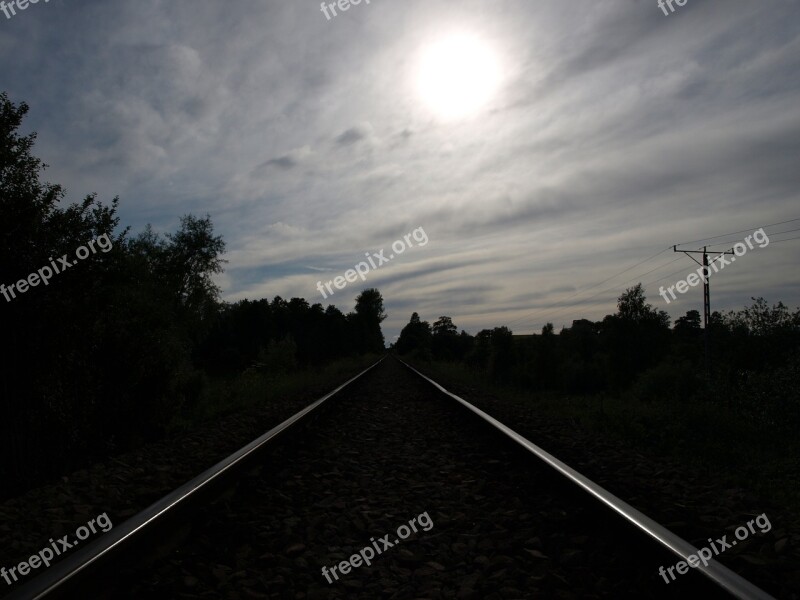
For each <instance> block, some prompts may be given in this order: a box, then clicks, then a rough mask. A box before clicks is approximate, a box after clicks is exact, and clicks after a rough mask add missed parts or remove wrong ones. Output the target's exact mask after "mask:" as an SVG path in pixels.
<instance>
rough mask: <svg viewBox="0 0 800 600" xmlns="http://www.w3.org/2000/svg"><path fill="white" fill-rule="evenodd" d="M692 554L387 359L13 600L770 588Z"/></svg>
mask: <svg viewBox="0 0 800 600" xmlns="http://www.w3.org/2000/svg"><path fill="white" fill-rule="evenodd" d="M112 517H113V515H112ZM115 523H116V521H115ZM368 549H371V550H368ZM696 553H697V550H696V549H695V548H693V547H692V546H691V545H690V544H688V543H687V542H685V541H683V540H681V539H680V538H678V537H677V536H675V535H674V534H672V533H670V532H669V531H667V530H666V529H665V528H663V527H661V526H660V525H658V524H657V523H655V522H654V521H652V520H651V519H649V518H647V517H646V516H645V515H643V514H641V513H639V512H638V511H636V509H634V508H633V507H631V506H628V505H627V504H626V503H624V502H623V501H622V500H620V499H618V498H615V497H614V496H612V495H611V494H609V493H608V492H606V491H605V490H603V489H602V488H600V487H599V486H597V485H596V484H594V483H592V482H591V481H589V480H588V479H586V478H585V477H583V476H581V475H580V474H579V473H577V472H575V471H574V470H572V469H571V468H570V467H568V466H567V465H565V464H563V463H561V462H560V461H558V460H557V459H556V458H554V457H552V456H550V455H549V454H548V453H546V452H545V451H544V450H542V449H541V448H538V447H537V446H536V445H534V444H533V443H532V442H530V441H529V440H526V439H524V438H522V437H521V436H519V435H517V434H516V433H514V432H513V431H512V430H511V429H509V428H508V427H507V426H505V425H503V424H501V423H499V422H498V421H496V420H494V419H493V418H492V417H490V416H489V415H486V414H485V413H483V412H481V411H480V410H479V409H477V408H475V407H474V406H472V405H470V404H469V403H467V402H466V401H464V400H463V399H461V398H459V397H458V396H455V395H453V394H451V393H450V392H448V391H447V390H445V389H444V388H442V387H441V386H439V385H438V384H437V383H435V382H433V381H432V380H430V379H428V378H427V377H425V376H424V375H422V374H421V373H419V372H417V371H416V370H414V369H413V368H412V367H410V366H408V365H406V364H405V363H402V361H399V360H395V359H394V358H385V359H382V360H381V361H379V362H378V363H376V364H375V365H373V366H372V367H370V368H369V369H367V370H365V371H364V372H362V373H361V374H359V375H358V376H356V377H354V378H353V379H351V380H349V381H348V382H346V383H345V384H343V385H342V386H340V387H339V388H337V389H336V390H334V391H332V392H331V393H329V394H327V395H326V396H324V397H322V398H320V399H319V400H317V401H316V402H314V403H313V404H312V405H310V406H309V407H307V408H306V409H304V410H303V411H301V412H300V413H298V414H296V415H294V416H293V417H291V418H290V419H288V420H287V421H285V422H284V423H282V424H280V425H278V426H277V427H275V428H273V429H272V430H270V431H269V432H267V433H266V434H264V435H263V436H261V437H260V438H259V439H257V440H255V441H253V442H252V443H250V444H249V445H248V446H246V447H245V448H242V449H241V450H240V451H238V452H237V453H235V454H233V455H231V456H230V457H228V458H227V459H225V460H224V461H221V462H220V463H219V464H217V465H216V466H215V467H212V468H211V469H209V470H208V471H206V472H205V473H203V474H201V475H200V476H198V477H197V478H195V479H193V480H192V481H190V482H189V483H187V484H186V485H184V486H182V487H181V488H179V489H177V490H175V491H174V492H172V493H171V494H169V495H168V496H166V497H165V498H163V499H162V500H161V501H159V502H157V503H155V504H153V505H152V506H151V507H149V508H148V509H146V510H144V511H142V512H141V513H139V514H138V515H136V516H135V517H132V518H130V519H128V520H127V521H125V522H123V523H119V524H117V525H115V527H114V528H113V529H111V530H110V531H109V532H108V533H105V534H103V535H102V536H101V537H99V538H98V539H96V540H95V541H94V542H93V543H91V544H89V545H87V546H85V547H81V548H80V549H78V550H75V551H74V552H72V553H71V554H69V555H68V556H67V557H66V558H65V559H64V560H62V561H61V562H59V563H56V564H54V565H53V566H52V567H50V568H49V569H48V570H46V571H43V572H42V573H41V575H39V576H38V577H36V578H35V579H32V580H30V581H29V582H27V583H26V584H25V585H23V586H20V587H18V588H16V589H14V590H13V592H12V594H11V595H10V596H8V598H10V599H17V598H26V599H27V598H41V597H47V598H213V597H224V598H298V599H299V598H308V599H314V598H329V597H330V598H340V597H363V598H536V597H563V598H567V597H615V598H621V597H622V598H624V597H637V598H641V597H657V598H659V597H664V598H673V597H676V598H677V597H679V598H686V597H696V596H698V597H703V598H715V597H720V598H730V597H739V598H770V597H771V596H769V595H767V594H766V593H765V592H763V591H761V590H759V589H758V588H756V587H755V586H753V585H752V584H750V583H749V582H747V581H745V580H744V579H742V578H741V577H739V576H738V575H736V574H735V573H733V572H732V571H730V570H728V569H727V568H725V567H724V566H722V565H721V564H719V563H717V562H716V561H713V560H712V561H711V562H710V564H709V566H708V567H707V568H703V569H690V570H689V572H688V573H686V574H684V575H678V576H677V578H676V579H675V580H674V581H670V583H665V581H664V580H663V579H662V577H661V576H659V571H658V568H659V567H660V566H664V567H669V566H671V565H674V564H676V563H677V562H678V561H680V560H686V558H687V557H688V556H689V555H691V554H695V555H696ZM370 554H371V555H372V556H370ZM351 557H360V558H358V559H352V558H351ZM367 562H369V564H366V563H367Z"/></svg>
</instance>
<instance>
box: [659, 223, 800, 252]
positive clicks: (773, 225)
mask: <svg viewBox="0 0 800 600" xmlns="http://www.w3.org/2000/svg"><path fill="white" fill-rule="evenodd" d="M795 221H800V218H798V219H789V220H788V221H781V222H780V223H771V224H769V225H762V226H761V227H756V228H752V229H742V230H741V231H731V232H730V233H723V234H722V235H715V236H714V237H708V238H701V239H699V240H691V241H689V242H680V243H679V244H675V245H676V246H687V245H689V244H695V243H697V242H706V241H709V240H716V239H719V238H721V237H728V236H729V235H735V234H737V233H747V232H748V231H750V232H752V231H756V230H758V229H763V228H764V227H777V226H778V225H785V224H786V223H794V222H795ZM720 243H721V242H720Z"/></svg>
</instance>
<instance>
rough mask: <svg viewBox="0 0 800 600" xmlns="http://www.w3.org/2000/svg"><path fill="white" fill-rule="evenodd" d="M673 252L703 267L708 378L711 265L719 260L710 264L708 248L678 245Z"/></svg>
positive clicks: (704, 334)
mask: <svg viewBox="0 0 800 600" xmlns="http://www.w3.org/2000/svg"><path fill="white" fill-rule="evenodd" d="M672 251H673V252H683V253H684V254H685V255H686V256H688V257H689V258H691V259H692V260H693V261H694V262H696V263H697V264H698V265H700V266H701V267H703V344H704V346H705V362H706V376H708V375H710V374H711V358H710V354H711V350H710V346H711V332H710V331H709V326H708V325H709V322H710V321H711V284H710V279H711V264H712V263H713V262H714V261H716V260H717V259H716V258H715V259H714V260H713V261H711V262H708V246H703V249H702V250H678V246H677V244H676V245H674V246H673V247H672ZM692 254H702V255H703V262H702V263H700V261H699V260H697V259H696V258H695V257H694V256H692ZM724 254H734V252H733V249H731V250H726V251H725V252H720V253H719V256H722V255H724ZM719 256H718V257H717V258H719ZM733 260H735V259H733ZM715 270H716V268H715Z"/></svg>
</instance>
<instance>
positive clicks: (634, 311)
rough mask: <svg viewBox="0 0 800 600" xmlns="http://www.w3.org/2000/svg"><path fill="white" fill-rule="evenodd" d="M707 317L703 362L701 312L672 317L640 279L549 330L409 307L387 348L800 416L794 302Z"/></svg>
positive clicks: (504, 373)
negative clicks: (584, 315) (586, 315)
mask: <svg viewBox="0 0 800 600" xmlns="http://www.w3.org/2000/svg"><path fill="white" fill-rule="evenodd" d="M752 300H753V303H752V305H750V306H746V307H745V308H743V309H742V310H738V311H728V312H726V313H724V314H723V313H720V312H714V313H713V314H712V315H711V317H710V325H709V334H710V340H711V344H710V359H711V360H710V365H709V369H708V371H706V368H705V362H704V338H703V336H704V331H703V329H702V327H701V319H700V313H699V312H698V311H696V310H690V311H688V312H687V313H686V315H685V316H683V317H680V318H678V319H676V321H675V324H674V326H673V327H670V317H669V315H668V314H667V313H666V312H664V311H663V310H656V309H655V308H653V306H652V305H650V304H649V303H648V302H647V299H646V297H645V291H644V288H643V287H642V285H641V284H638V285H636V286H634V287H632V288H629V289H627V290H626V291H625V292H624V293H622V294H621V295H620V297H619V298H618V303H617V310H616V312H615V313H613V314H610V315H607V316H606V317H605V318H603V319H602V320H601V321H591V320H587V319H579V320H575V321H573V323H572V326H571V327H564V328H563V329H562V330H561V331H560V332H558V333H556V332H555V331H554V328H553V325H552V323H548V324H546V325H545V326H544V327H543V328H542V331H541V332H540V333H537V334H532V335H522V336H515V335H514V334H513V333H512V331H511V330H510V329H509V328H508V327H505V326H501V327H495V328H493V329H483V330H481V331H479V332H478V333H477V334H476V335H474V336H473V335H470V334H468V333H467V332H466V331H463V330H462V331H461V332H460V333H459V332H458V328H457V327H456V325H455V324H454V323H453V319H452V318H451V317H448V316H442V317H439V319H437V320H436V321H435V322H434V323H433V324H432V325H431V324H430V323H428V322H427V321H423V320H421V319H420V316H419V315H418V314H417V313H416V312H415V313H413V314H412V315H411V319H410V320H409V322H408V324H407V325H405V327H404V328H403V329H402V331H401V333H400V336H399V338H398V340H397V342H396V343H395V344H394V346H393V348H394V350H395V351H397V352H398V353H399V354H404V355H408V356H410V357H413V358H416V359H417V360H421V361H431V360H437V361H449V362H455V363H458V364H462V365H465V366H467V367H469V368H470V369H471V370H473V371H475V372H479V373H481V374H482V375H483V376H484V377H485V378H486V379H487V380H488V381H490V382H493V383H498V384H504V385H510V386H514V387H517V388H521V389H526V390H534V391H542V392H556V393H563V394H582V395H598V394H608V393H613V394H628V395H629V396H632V397H634V398H637V399H639V400H641V401H643V402H675V403H680V402H691V401H710V402H716V403H718V404H719V405H720V406H722V407H725V408H730V409H732V410H735V411H738V412H739V413H741V414H742V415H744V416H745V417H747V418H749V419H753V420H754V421H755V422H758V423H762V424H764V425H768V426H774V427H778V428H784V429H786V430H787V431H788V430H792V429H793V428H794V429H796V428H797V427H798V426H800V397H799V396H798V388H797V383H798V381H800V356H799V355H798V347H800V308H798V309H797V310H795V311H794V312H792V311H790V310H789V309H788V308H787V307H786V306H785V305H784V304H783V303H782V302H778V303H777V304H774V305H772V306H770V305H769V303H768V302H767V301H766V300H764V299H763V298H753V299H752Z"/></svg>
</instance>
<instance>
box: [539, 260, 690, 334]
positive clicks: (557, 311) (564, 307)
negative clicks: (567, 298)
mask: <svg viewBox="0 0 800 600" xmlns="http://www.w3.org/2000/svg"><path fill="white" fill-rule="evenodd" d="M662 252H663V251H662ZM662 252H659V253H658V254H661V253H662ZM658 254H657V255H655V256H658ZM655 256H652V257H651V258H655ZM647 260H650V259H647ZM679 260H680V257H678V258H676V259H675V260H671V261H669V262H668V263H664V264H663V265H661V266H658V267H656V268H655V269H650V270H649V271H647V272H646V273H641V274H640V275H637V276H636V277H634V278H632V279H628V280H627V281H625V282H624V283H621V284H619V286H626V285H628V284H629V283H633V282H634V281H636V280H638V279H640V278H641V277H644V276H645V275H649V274H650V273H653V272H654V271H658V270H659V269H663V268H664V267H668V266H669V265H671V264H673V263H676V262H678V261H679ZM643 262H646V261H642V262H641V263H639V264H642V263H643ZM626 270H629V269H626ZM623 272H624V271H623ZM610 279H613V277H612V278H610ZM610 279H606V281H610ZM603 283H605V281H604V282H603ZM617 289H618V287H617V286H614V287H611V288H607V289H605V290H601V291H599V292H597V293H596V294H592V295H591V296H589V297H587V298H582V299H581V302H583V301H586V300H591V299H592V298H596V297H597V296H599V295H600V294H607V293H609V292H613V293H614V294H616V290H617ZM575 306H577V303H574V304H572V305H570V306H558V307H555V308H553V309H550V310H549V311H546V312H544V313H542V314H541V315H538V317H539V321H542V320H543V317H544V316H545V315H553V314H558V313H559V311H564V310H569V309H572V308H574V307H575ZM553 311H555V313H554V312H553ZM532 325H533V323H532Z"/></svg>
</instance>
